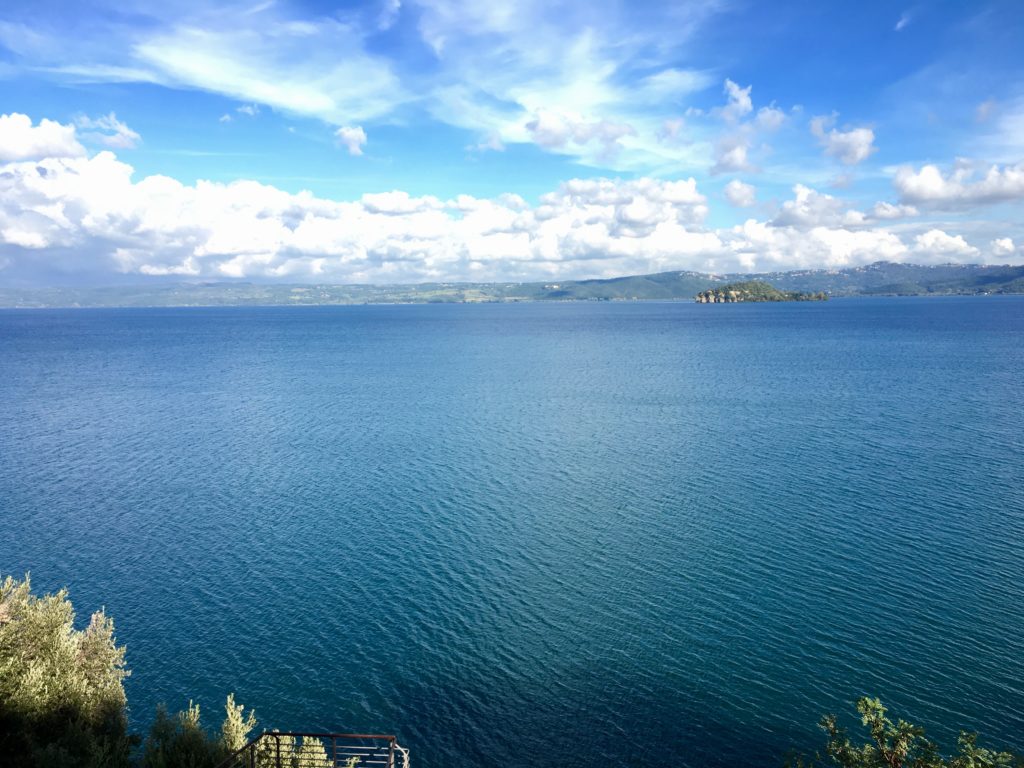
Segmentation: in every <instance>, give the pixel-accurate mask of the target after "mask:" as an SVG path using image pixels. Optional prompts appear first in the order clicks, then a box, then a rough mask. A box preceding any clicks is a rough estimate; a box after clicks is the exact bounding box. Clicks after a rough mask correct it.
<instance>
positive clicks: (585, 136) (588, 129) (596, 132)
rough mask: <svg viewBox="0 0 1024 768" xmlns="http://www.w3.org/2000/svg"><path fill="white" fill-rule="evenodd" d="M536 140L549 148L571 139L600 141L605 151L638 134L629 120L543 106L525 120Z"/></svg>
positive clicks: (614, 148)
mask: <svg viewBox="0 0 1024 768" xmlns="http://www.w3.org/2000/svg"><path fill="white" fill-rule="evenodd" d="M526 130H528V131H529V132H530V134H531V136H532V137H533V140H534V141H535V142H536V143H537V144H539V145H540V146H542V147H545V148H547V149H563V148H565V147H566V146H567V145H568V144H569V143H570V142H572V143H574V144H577V145H585V144H588V143H590V142H591V141H595V142H597V144H598V145H599V146H600V147H601V151H602V152H603V153H605V154H607V153H611V152H614V151H616V150H618V149H620V148H621V145H620V144H619V140H620V139H622V138H623V137H625V136H635V135H636V129H634V128H633V126H631V125H629V124H627V123H615V122H612V121H610V120H586V119H584V118H582V117H580V116H578V115H572V114H565V113H561V114H560V113H558V112H555V111H551V110H541V111H540V112H539V113H538V114H537V115H536V116H535V117H534V118H533V119H532V120H530V121H529V122H528V123H527V124H526Z"/></svg>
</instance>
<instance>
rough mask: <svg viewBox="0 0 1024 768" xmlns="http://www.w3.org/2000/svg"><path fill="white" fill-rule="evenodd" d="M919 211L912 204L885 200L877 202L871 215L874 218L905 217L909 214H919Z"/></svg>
mask: <svg viewBox="0 0 1024 768" xmlns="http://www.w3.org/2000/svg"><path fill="white" fill-rule="evenodd" d="M918 213H919V211H918V210H917V208H915V207H914V206H912V205H893V204H892V203H887V202H884V201H879V202H877V203H875V206H874V207H873V208H872V209H871V217H872V218H874V219H904V218H907V217H909V216H917V215H918Z"/></svg>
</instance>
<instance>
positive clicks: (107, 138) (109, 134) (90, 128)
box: [75, 112, 142, 149]
mask: <svg viewBox="0 0 1024 768" xmlns="http://www.w3.org/2000/svg"><path fill="white" fill-rule="evenodd" d="M75 127H76V128H78V129H80V130H81V131H82V133H81V136H82V138H83V139H84V140H85V141H91V142H95V143H97V144H102V145H103V146H105V147H111V148H112V149H135V147H136V146H137V145H138V143H139V142H140V141H142V137H141V136H139V134H138V133H136V132H135V131H133V130H132V129H131V128H129V127H128V126H127V125H125V124H124V123H122V122H121V121H120V120H118V119H117V115H115V114H114V113H113V112H111V113H110V114H109V115H102V116H100V117H97V118H90V117H87V116H85V115H82V116H80V117H77V118H75Z"/></svg>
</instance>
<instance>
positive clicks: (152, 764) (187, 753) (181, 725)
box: [142, 693, 256, 768]
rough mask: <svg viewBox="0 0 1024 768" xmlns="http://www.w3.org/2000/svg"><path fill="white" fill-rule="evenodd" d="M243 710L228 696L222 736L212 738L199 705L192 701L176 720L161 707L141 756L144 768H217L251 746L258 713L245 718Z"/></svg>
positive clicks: (232, 696)
mask: <svg viewBox="0 0 1024 768" xmlns="http://www.w3.org/2000/svg"><path fill="white" fill-rule="evenodd" d="M244 709H245V707H244V706H242V705H241V704H235V695H234V694H233V693H231V694H228V698H227V702H226V703H225V705H224V710H225V717H224V722H223V724H222V725H221V728H220V734H219V735H213V734H210V733H208V732H207V731H206V729H205V728H204V727H203V724H202V721H201V720H200V713H199V705H198V704H193V703H192V702H191V701H190V702H189V703H188V709H187V710H185V711H184V712H179V713H178V714H177V715H175V716H174V717H171V716H170V715H168V714H167V709H166V708H165V707H163V706H160V707H158V708H157V713H156V720H155V721H154V722H153V725H152V727H151V728H150V730H149V736H148V737H147V738H146V743H145V748H144V751H143V753H142V768H216V766H218V765H220V763H222V762H223V761H224V760H225V759H226V758H227V757H228V756H229V755H230V754H231V753H232V752H234V751H236V750H238V749H241V748H242V747H244V746H245V745H246V744H247V743H248V741H249V733H250V732H251V731H252V729H253V728H255V727H256V715H255V713H253V712H249V714H248V716H245V717H243V715H242V710H244Z"/></svg>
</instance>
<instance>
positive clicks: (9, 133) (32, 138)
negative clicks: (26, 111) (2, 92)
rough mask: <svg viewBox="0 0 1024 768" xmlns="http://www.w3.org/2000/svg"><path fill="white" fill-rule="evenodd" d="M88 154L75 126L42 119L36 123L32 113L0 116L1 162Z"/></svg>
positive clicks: (14, 113) (13, 113)
mask: <svg viewBox="0 0 1024 768" xmlns="http://www.w3.org/2000/svg"><path fill="white" fill-rule="evenodd" d="M84 154H85V147H83V146H82V145H81V144H80V143H79V142H78V139H77V137H76V136H75V127H74V126H73V125H62V124H60V123H57V122H54V121H53V120H46V119H43V120H40V121H39V125H32V119H31V118H30V117H29V116H28V115H22V114H19V113H17V112H12V113H11V114H9V115H0V162H7V161H10V160H31V159H33V158H42V157H80V156H81V155H84Z"/></svg>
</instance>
